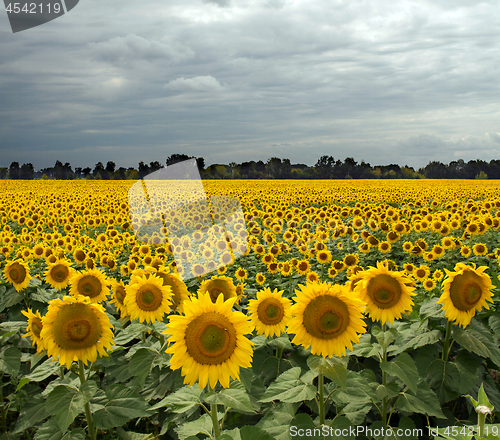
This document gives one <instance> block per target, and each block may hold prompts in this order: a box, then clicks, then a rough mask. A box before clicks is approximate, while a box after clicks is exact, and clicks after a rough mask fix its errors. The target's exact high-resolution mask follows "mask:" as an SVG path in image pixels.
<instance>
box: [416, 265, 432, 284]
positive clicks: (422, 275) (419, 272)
mask: <svg viewBox="0 0 500 440" xmlns="http://www.w3.org/2000/svg"><path fill="white" fill-rule="evenodd" d="M412 274H413V275H414V276H415V278H416V279H417V280H420V281H423V280H425V279H426V278H428V277H429V275H430V274H431V271H430V269H429V268H428V267H427V266H425V265H421V266H419V267H417V268H415V269H414V270H413V272H412Z"/></svg>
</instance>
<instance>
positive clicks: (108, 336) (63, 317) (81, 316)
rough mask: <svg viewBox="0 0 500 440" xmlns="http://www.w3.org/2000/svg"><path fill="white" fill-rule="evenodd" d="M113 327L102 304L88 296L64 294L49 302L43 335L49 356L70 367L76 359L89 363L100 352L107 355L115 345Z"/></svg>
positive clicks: (43, 322)
mask: <svg viewBox="0 0 500 440" xmlns="http://www.w3.org/2000/svg"><path fill="white" fill-rule="evenodd" d="M112 329H113V326H112V325H111V324H110V323H109V318H108V315H106V313H105V312H104V308H103V307H102V306H101V305H100V304H93V303H91V302H90V299H89V298H87V297H83V296H80V297H78V298H75V297H72V296H64V297H63V299H53V300H52V301H50V303H49V308H48V310H47V314H46V315H45V316H44V317H43V318H42V330H41V332H40V337H41V340H42V343H43V346H44V348H45V349H46V350H47V356H52V357H53V358H54V359H58V360H59V363H60V364H61V365H66V367H67V368H68V369H69V368H70V367H71V363H72V362H73V361H78V360H81V361H82V362H83V363H84V364H85V365H87V362H88V361H90V362H94V361H95V360H96V359H97V355H98V354H99V355H100V356H107V355H108V354H107V353H106V351H105V349H108V350H111V349H112V345H113V331H112Z"/></svg>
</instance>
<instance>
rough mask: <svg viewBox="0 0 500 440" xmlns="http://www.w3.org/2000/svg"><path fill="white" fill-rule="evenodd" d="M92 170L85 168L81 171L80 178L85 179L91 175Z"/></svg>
mask: <svg viewBox="0 0 500 440" xmlns="http://www.w3.org/2000/svg"><path fill="white" fill-rule="evenodd" d="M91 171H92V169H91V168H90V167H85V168H84V169H83V170H82V176H83V177H84V178H87V177H88V176H89V174H90V173H91Z"/></svg>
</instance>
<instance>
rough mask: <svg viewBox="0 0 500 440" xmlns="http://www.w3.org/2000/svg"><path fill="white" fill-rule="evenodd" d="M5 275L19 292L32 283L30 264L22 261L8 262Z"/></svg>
mask: <svg viewBox="0 0 500 440" xmlns="http://www.w3.org/2000/svg"><path fill="white" fill-rule="evenodd" d="M3 274H4V277H5V278H6V279H7V281H8V282H9V283H10V284H12V285H13V286H14V288H15V289H16V290H17V291H18V292H20V291H21V290H24V289H26V287H28V284H29V283H30V281H31V275H30V270H29V267H28V264H27V263H25V262H24V261H22V260H15V261H7V265H6V266H5V269H4V271H3Z"/></svg>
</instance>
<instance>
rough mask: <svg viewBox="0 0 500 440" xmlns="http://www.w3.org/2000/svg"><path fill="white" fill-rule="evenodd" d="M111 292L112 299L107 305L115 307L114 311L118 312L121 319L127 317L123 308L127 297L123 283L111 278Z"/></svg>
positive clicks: (125, 309)
mask: <svg viewBox="0 0 500 440" xmlns="http://www.w3.org/2000/svg"><path fill="white" fill-rule="evenodd" d="M111 291H112V295H113V299H112V300H111V301H110V302H109V303H110V304H114V305H115V307H116V310H118V311H119V312H120V317H121V318H125V316H127V308H126V307H125V296H126V295H127V291H126V289H125V285H124V284H123V281H117V280H115V279H114V278H112V279H111Z"/></svg>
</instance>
